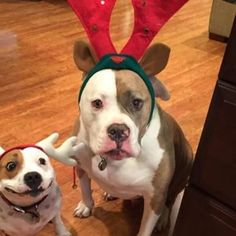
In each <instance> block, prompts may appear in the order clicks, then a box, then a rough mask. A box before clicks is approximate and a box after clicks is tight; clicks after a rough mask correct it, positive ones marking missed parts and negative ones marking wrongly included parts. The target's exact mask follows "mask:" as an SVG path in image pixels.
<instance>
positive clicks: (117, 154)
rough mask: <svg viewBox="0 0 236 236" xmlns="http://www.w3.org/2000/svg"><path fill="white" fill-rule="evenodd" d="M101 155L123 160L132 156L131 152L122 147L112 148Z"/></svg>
mask: <svg viewBox="0 0 236 236" xmlns="http://www.w3.org/2000/svg"><path fill="white" fill-rule="evenodd" d="M101 156H104V157H107V158H110V159H113V160H122V159H123V158H126V157H130V156H131V155H130V153H128V152H126V151H124V150H122V149H120V148H116V149H112V150H110V151H107V152H104V153H102V154H101Z"/></svg>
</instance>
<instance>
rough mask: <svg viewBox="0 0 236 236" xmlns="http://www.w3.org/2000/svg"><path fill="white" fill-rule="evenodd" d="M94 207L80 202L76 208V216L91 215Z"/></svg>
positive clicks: (84, 216)
mask: <svg viewBox="0 0 236 236" xmlns="http://www.w3.org/2000/svg"><path fill="white" fill-rule="evenodd" d="M91 212H92V207H88V206H86V205H85V204H84V203H83V202H82V201H81V202H79V204H78V205H77V207H76V208H75V210H74V216H75V217H79V218H86V217H89V216H90V215H91Z"/></svg>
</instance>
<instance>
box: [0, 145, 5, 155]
mask: <svg viewBox="0 0 236 236" xmlns="http://www.w3.org/2000/svg"><path fill="white" fill-rule="evenodd" d="M4 152H5V150H4V149H3V148H2V147H0V155H2V154H3V153H4Z"/></svg>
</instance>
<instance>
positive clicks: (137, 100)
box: [132, 98, 143, 111]
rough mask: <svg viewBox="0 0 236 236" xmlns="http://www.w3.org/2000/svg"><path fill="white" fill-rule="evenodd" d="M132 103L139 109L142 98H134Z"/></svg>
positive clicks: (141, 104)
mask: <svg viewBox="0 0 236 236" xmlns="http://www.w3.org/2000/svg"><path fill="white" fill-rule="evenodd" d="M132 104H133V107H134V109H135V110H137V111H139V110H141V108H142V107H143V100H142V99H140V98H135V99H134V100H133V101H132Z"/></svg>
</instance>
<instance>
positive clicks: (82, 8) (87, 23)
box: [68, 0, 188, 60]
mask: <svg viewBox="0 0 236 236" xmlns="http://www.w3.org/2000/svg"><path fill="white" fill-rule="evenodd" d="M187 1H188V0H132V4H133V7H134V29H133V33H132V35H131V37H130V39H129V41H128V43H127V44H126V45H125V47H124V48H123V49H122V50H121V53H122V54H128V55H130V56H133V57H134V58H135V59H136V60H139V59H140V58H141V57H142V55H143V53H144V51H145V50H146V48H147V47H148V45H149V44H150V43H151V41H152V39H153V38H154V37H155V35H156V34H157V33H158V31H159V30H160V29H161V27H162V26H163V25H164V24H165V23H166V22H167V21H168V20H169V18H170V17H171V16H172V15H174V13H175V12H176V11H178V9H179V8H180V7H181V6H183V5H184V4H185V3H186V2H187ZM68 2H69V3H70V5H71V6H72V8H73V10H74V11H75V13H76V15H77V16H78V17H79V19H80V21H81V23H82V24H83V26H84V28H85V30H86V32H87V34H88V37H89V39H90V42H91V44H92V46H93V48H94V50H95V52H96V54H97V56H98V58H99V59H100V58H101V57H103V56H104V55H105V54H109V53H116V49H115V47H114V46H113V43H112V41H111V38H110V34H109V23H110V18H111V13H112V10H113V7H114V5H115V2H116V0H68Z"/></svg>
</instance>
